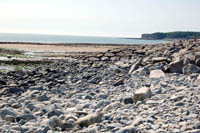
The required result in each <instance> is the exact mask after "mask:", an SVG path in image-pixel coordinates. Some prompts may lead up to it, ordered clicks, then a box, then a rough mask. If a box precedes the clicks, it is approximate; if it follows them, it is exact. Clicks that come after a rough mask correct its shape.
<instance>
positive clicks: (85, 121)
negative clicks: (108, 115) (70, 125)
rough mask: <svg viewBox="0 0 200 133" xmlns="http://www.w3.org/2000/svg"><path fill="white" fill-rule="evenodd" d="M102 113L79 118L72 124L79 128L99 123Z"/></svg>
mask: <svg viewBox="0 0 200 133" xmlns="http://www.w3.org/2000/svg"><path fill="white" fill-rule="evenodd" d="M102 116H103V113H101V112H95V113H92V114H89V115H86V116H84V117H81V118H79V119H78V120H77V121H76V122H75V123H74V124H75V125H79V126H80V127H88V126H90V125H92V124H94V123H99V122H100V121H101V118H102Z"/></svg>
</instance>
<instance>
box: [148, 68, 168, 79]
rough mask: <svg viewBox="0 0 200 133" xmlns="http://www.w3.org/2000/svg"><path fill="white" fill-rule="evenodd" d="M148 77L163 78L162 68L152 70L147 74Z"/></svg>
mask: <svg viewBox="0 0 200 133" xmlns="http://www.w3.org/2000/svg"><path fill="white" fill-rule="evenodd" d="M149 77H150V78H163V77H165V73H164V72H163V71H162V70H152V71H151V72H150V75H149Z"/></svg>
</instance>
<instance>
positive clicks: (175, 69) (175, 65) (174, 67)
mask: <svg viewBox="0 0 200 133" xmlns="http://www.w3.org/2000/svg"><path fill="white" fill-rule="evenodd" d="M188 63H189V61H188V60H187V59H183V58H177V59H175V61H173V62H171V63H170V64H169V72H172V73H183V71H182V69H183V67H184V66H185V65H187V64H188Z"/></svg>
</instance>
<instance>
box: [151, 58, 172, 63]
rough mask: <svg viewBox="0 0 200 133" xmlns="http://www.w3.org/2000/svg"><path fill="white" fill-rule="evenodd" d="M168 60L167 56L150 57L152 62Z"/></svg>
mask: <svg viewBox="0 0 200 133" xmlns="http://www.w3.org/2000/svg"><path fill="white" fill-rule="evenodd" d="M163 61H165V62H170V59H169V58H166V57H153V58H152V62H153V63H159V62H163Z"/></svg>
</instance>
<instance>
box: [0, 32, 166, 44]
mask: <svg viewBox="0 0 200 133" xmlns="http://www.w3.org/2000/svg"><path fill="white" fill-rule="evenodd" d="M0 41H5V42H40V43H42V42H45V43H98V44H159V43H165V42H169V41H166V40H143V39H125V38H115V37H92V36H67V35H41V34H9V33H0Z"/></svg>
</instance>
